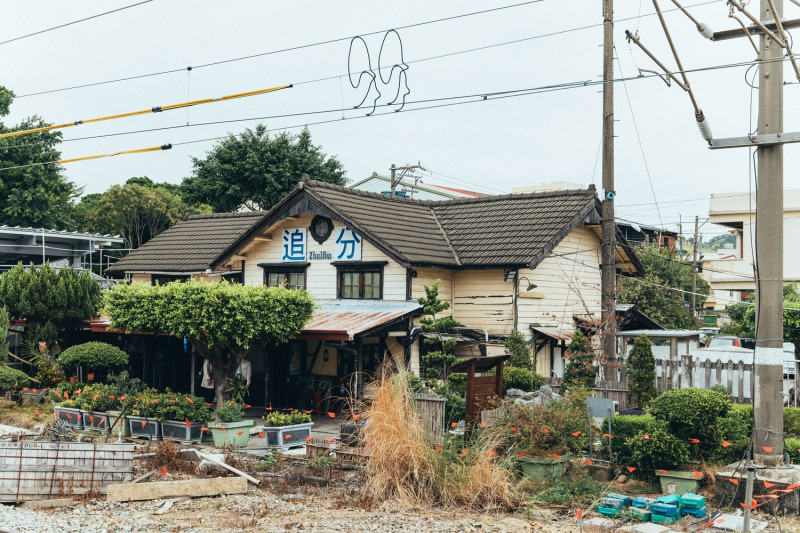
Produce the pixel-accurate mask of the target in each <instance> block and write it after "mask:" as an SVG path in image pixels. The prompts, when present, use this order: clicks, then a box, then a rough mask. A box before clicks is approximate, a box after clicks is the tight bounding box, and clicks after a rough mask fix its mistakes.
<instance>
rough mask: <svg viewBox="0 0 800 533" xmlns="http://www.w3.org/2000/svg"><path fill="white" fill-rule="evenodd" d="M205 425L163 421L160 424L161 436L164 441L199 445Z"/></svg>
mask: <svg viewBox="0 0 800 533" xmlns="http://www.w3.org/2000/svg"><path fill="white" fill-rule="evenodd" d="M205 429H206V428H205V424H202V423H200V422H191V423H190V425H188V426H187V425H186V422H179V421H177V420H164V421H163V422H161V435H162V437H163V438H164V439H168V440H175V441H179V442H180V443H182V444H191V443H193V442H194V443H198V444H199V443H200V442H202V440H203V432H204V430H205Z"/></svg>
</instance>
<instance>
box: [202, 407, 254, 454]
mask: <svg viewBox="0 0 800 533" xmlns="http://www.w3.org/2000/svg"><path fill="white" fill-rule="evenodd" d="M216 415H217V422H216V423H215V424H214V425H213V426H212V427H211V435H212V436H213V437H214V446H216V447H217V448H222V447H223V446H246V445H247V441H248V440H249V439H250V427H252V426H253V421H252V420H242V418H243V417H244V405H242V404H240V403H236V402H233V401H231V402H228V403H226V404H224V405H223V406H222V407H220V408H219V409H217V411H216Z"/></svg>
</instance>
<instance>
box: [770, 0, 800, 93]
mask: <svg viewBox="0 0 800 533" xmlns="http://www.w3.org/2000/svg"><path fill="white" fill-rule="evenodd" d="M767 2H769V8H770V10H771V11H772V13H773V14H774V15H775V26H777V28H778V33H779V34H780V36H781V41H782V42H783V47H784V48H786V53H787V54H788V55H789V61H790V62H791V63H792V68H793V69H794V74H795V76H796V77H797V80H798V81H800V69H798V68H797V62H796V61H795V60H794V54H793V53H792V48H791V47H790V46H789V39H787V38H786V32H785V31H783V23H781V20H780V17H778V10H777V9H776V8H775V3H774V2H773V1H772V0H767Z"/></svg>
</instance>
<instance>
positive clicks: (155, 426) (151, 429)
mask: <svg viewBox="0 0 800 533" xmlns="http://www.w3.org/2000/svg"><path fill="white" fill-rule="evenodd" d="M128 426H129V427H130V428H131V437H134V438H137V437H138V438H146V439H150V440H161V422H159V421H158V420H156V419H155V418H145V417H143V416H133V415H128Z"/></svg>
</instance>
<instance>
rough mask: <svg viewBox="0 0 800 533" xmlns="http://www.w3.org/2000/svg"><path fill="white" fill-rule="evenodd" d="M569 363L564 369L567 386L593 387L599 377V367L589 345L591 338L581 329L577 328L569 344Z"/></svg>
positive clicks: (564, 383) (565, 385) (568, 387)
mask: <svg viewBox="0 0 800 533" xmlns="http://www.w3.org/2000/svg"><path fill="white" fill-rule="evenodd" d="M567 355H568V357H569V363H567V367H566V368H565V369H564V382H563V385H564V387H565V388H567V389H570V388H574V387H575V386H579V387H583V388H586V389H591V388H593V387H594V382H595V378H596V377H597V368H596V367H595V366H594V353H593V352H592V348H591V346H590V345H589V339H587V338H586V336H585V335H584V334H583V332H582V331H581V330H579V329H576V330H575V333H574V334H573V336H572V340H571V341H570V342H569V346H567Z"/></svg>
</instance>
